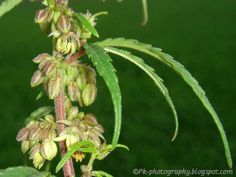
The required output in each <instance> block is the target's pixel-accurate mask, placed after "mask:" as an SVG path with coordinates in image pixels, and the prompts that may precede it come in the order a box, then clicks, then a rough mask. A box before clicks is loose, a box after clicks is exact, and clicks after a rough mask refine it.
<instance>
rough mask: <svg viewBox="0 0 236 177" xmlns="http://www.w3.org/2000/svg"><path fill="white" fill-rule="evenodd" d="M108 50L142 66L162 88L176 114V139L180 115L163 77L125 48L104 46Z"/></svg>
mask: <svg viewBox="0 0 236 177" xmlns="http://www.w3.org/2000/svg"><path fill="white" fill-rule="evenodd" d="M104 49H105V50H106V51H108V52H110V53H113V54H115V55H118V56H121V57H123V58H125V59H127V60H129V61H130V62H132V63H134V64H135V65H137V66H138V67H139V68H141V69H142V70H143V71H144V72H146V73H147V74H148V75H149V76H150V77H151V78H152V80H153V81H154V83H155V85H156V86H157V87H158V88H159V89H160V91H161V93H162V94H163V95H164V96H165V98H166V101H167V102H168V104H169V105H170V107H171V109H172V112H173V114H174V118H175V124H176V128H175V132H174V136H173V138H172V141H174V139H175V138H176V136H177V134H178V127H179V123H178V116H177V113H176V110H175V106H174V104H173V102H172V100H171V97H170V95H169V92H168V89H167V88H166V86H165V85H164V83H163V80H162V78H160V77H159V76H158V75H157V74H156V73H155V72H154V69H153V68H151V67H150V66H148V65H147V64H145V63H144V61H143V60H142V59H141V58H139V57H137V56H134V55H132V54H131V53H130V52H127V51H124V50H120V49H117V48H112V47H106V48H104Z"/></svg>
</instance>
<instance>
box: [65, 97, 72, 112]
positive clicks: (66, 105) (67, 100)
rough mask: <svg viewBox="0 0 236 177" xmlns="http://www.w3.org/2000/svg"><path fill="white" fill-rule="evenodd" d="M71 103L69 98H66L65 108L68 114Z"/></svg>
mask: <svg viewBox="0 0 236 177" xmlns="http://www.w3.org/2000/svg"><path fill="white" fill-rule="evenodd" d="M71 106H72V105H71V101H70V99H69V98H68V97H66V98H65V102H64V107H65V111H66V112H68V111H69V110H70V108H71Z"/></svg>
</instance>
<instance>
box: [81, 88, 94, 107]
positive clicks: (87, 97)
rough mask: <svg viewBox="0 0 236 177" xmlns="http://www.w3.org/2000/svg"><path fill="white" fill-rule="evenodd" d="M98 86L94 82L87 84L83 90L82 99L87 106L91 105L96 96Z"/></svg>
mask: <svg viewBox="0 0 236 177" xmlns="http://www.w3.org/2000/svg"><path fill="white" fill-rule="evenodd" d="M96 95H97V88H96V86H95V85H94V84H87V85H86V86H85V88H84V89H83V92H82V99H83V103H84V104H85V106H89V105H91V104H92V103H93V102H94V101H95V98H96Z"/></svg>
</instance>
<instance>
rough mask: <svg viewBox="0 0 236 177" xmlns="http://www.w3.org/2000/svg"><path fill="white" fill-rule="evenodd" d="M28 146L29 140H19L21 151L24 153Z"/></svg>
mask: <svg viewBox="0 0 236 177" xmlns="http://www.w3.org/2000/svg"><path fill="white" fill-rule="evenodd" d="M29 148H30V144H29V141H27V140H25V141H22V142H21V151H22V152H23V154H24V153H26V152H27V151H28V150H29Z"/></svg>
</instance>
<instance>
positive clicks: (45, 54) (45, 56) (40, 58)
mask: <svg viewBox="0 0 236 177" xmlns="http://www.w3.org/2000/svg"><path fill="white" fill-rule="evenodd" d="M48 57H50V55H49V54H47V53H42V54H40V55H38V56H37V57H35V58H34V59H33V60H32V61H33V62H34V63H40V62H41V61H43V60H45V59H46V58H48Z"/></svg>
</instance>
